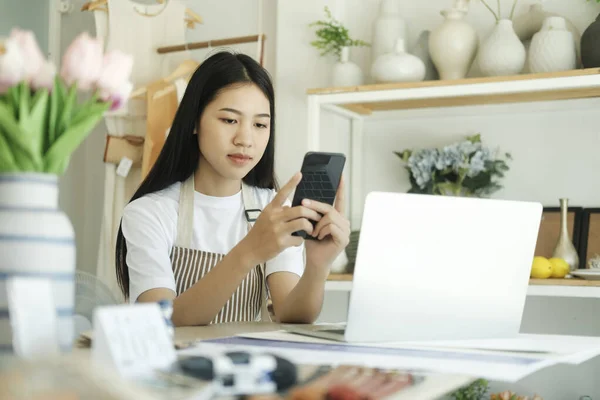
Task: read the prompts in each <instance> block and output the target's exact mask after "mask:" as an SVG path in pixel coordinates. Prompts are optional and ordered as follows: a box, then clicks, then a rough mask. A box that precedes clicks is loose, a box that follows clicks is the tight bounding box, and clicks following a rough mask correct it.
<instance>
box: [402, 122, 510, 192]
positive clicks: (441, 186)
mask: <svg viewBox="0 0 600 400" xmlns="http://www.w3.org/2000/svg"><path fill="white" fill-rule="evenodd" d="M394 153H395V154H396V155H397V156H398V157H400V158H401V159H402V160H403V161H404V162H405V163H406V170H407V171H408V173H409V177H410V185H411V188H410V190H409V191H408V192H409V193H420V194H436V195H446V196H473V197H484V196H488V195H490V194H492V193H494V192H496V191H497V190H499V189H501V188H502V186H501V185H500V184H499V182H498V180H499V179H500V178H503V177H504V173H505V172H506V171H508V169H509V167H508V164H507V160H510V159H511V155H510V154H509V153H505V158H496V157H495V152H493V151H492V150H490V149H489V148H487V147H484V146H483V144H482V143H481V135H480V134H476V135H473V136H467V138H466V139H465V140H463V141H461V142H458V143H454V144H451V145H448V146H445V147H443V148H441V149H437V148H433V149H420V150H415V151H413V150H403V151H396V152H394Z"/></svg>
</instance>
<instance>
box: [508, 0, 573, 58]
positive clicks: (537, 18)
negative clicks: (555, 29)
mask: <svg viewBox="0 0 600 400" xmlns="http://www.w3.org/2000/svg"><path fill="white" fill-rule="evenodd" d="M548 17H562V15H559V14H556V13H553V12H550V11H546V10H544V6H543V5H542V4H532V5H530V6H529V8H528V9H527V10H526V11H525V12H522V13H520V14H517V15H515V16H514V18H513V28H514V29H515V33H516V34H517V36H518V37H519V39H521V41H523V42H527V41H529V40H531V38H532V37H533V35H535V34H536V33H537V32H539V31H540V29H542V26H543V24H544V21H545V20H546V18H548ZM565 22H566V24H567V29H568V30H569V31H570V32H571V33H572V34H573V42H574V43H575V48H576V49H577V59H579V58H580V42H581V32H580V31H579V29H578V28H577V26H575V24H574V23H573V22H572V21H571V20H570V19H568V18H565Z"/></svg>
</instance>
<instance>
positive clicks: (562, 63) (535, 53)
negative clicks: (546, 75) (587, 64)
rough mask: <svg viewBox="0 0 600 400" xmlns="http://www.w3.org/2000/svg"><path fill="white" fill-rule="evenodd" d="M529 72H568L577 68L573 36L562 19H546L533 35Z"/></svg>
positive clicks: (530, 47)
mask: <svg viewBox="0 0 600 400" xmlns="http://www.w3.org/2000/svg"><path fill="white" fill-rule="evenodd" d="M528 65H529V71H531V72H533V73H536V72H558V71H569V70H572V69H575V68H576V66H577V53H576V49H575V43H574V42H573V34H572V33H571V32H570V31H569V30H568V29H567V25H566V22H565V19H564V18H562V17H548V18H546V19H545V20H544V24H543V25H542V29H541V30H540V31H539V32H537V33H536V34H535V35H533V38H532V39H531V45H530V46H529V57H528Z"/></svg>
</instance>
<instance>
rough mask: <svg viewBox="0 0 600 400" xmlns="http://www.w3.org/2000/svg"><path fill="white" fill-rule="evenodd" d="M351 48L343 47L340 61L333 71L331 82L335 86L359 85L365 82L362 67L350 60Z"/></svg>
mask: <svg viewBox="0 0 600 400" xmlns="http://www.w3.org/2000/svg"><path fill="white" fill-rule="evenodd" d="M349 57H350V48H349V47H342V52H341V57H340V61H338V62H336V63H335V65H334V66H333V69H332V71H331V74H332V75H331V84H332V85H333V86H334V87H341V86H359V85H362V84H363V83H364V74H363V72H362V70H361V69H360V67H359V66H358V65H356V64H355V63H353V62H352V61H350V60H349Z"/></svg>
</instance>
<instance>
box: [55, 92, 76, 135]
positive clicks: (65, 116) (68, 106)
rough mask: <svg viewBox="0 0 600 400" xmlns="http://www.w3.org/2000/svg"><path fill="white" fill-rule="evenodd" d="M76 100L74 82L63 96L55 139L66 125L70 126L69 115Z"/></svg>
mask: <svg viewBox="0 0 600 400" xmlns="http://www.w3.org/2000/svg"><path fill="white" fill-rule="evenodd" d="M76 101H77V84H76V83H74V84H73V85H71V87H70V88H69V92H68V94H67V97H66V98H65V101H64V104H63V109H62V114H61V115H60V119H59V122H58V127H57V129H56V131H55V132H54V134H55V135H56V137H55V140H56V139H58V138H59V137H60V136H61V135H63V134H64V132H65V130H66V129H67V127H68V126H70V122H71V116H72V112H73V108H74V106H75V102H76Z"/></svg>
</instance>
